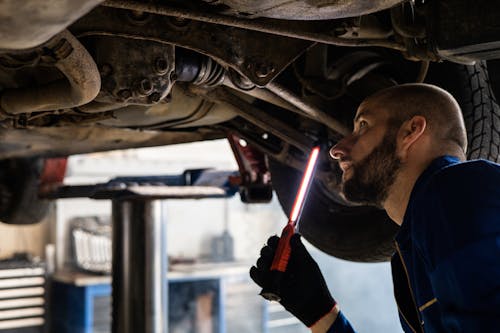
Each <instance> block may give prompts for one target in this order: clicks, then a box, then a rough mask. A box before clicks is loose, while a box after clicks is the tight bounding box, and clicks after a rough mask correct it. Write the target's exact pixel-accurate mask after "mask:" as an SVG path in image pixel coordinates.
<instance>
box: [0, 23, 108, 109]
mask: <svg viewBox="0 0 500 333" xmlns="http://www.w3.org/2000/svg"><path fill="white" fill-rule="evenodd" d="M28 54H29V55H30V56H31V54H35V55H36V57H35V58H34V59H30V62H33V66H40V65H44V66H51V67H55V68H57V69H59V70H60V71H61V72H62V73H63V74H64V76H65V78H64V79H61V80H55V81H53V82H50V83H48V84H46V85H41V86H35V87H26V88H17V89H6V90H4V91H2V92H1V94H0V105H1V108H2V110H3V111H4V112H6V113H8V114H11V115H15V114H21V113H29V112H37V111H52V110H59V109H66V108H72V107H76V106H80V105H83V104H86V103H89V102H91V101H92V100H93V99H94V98H95V97H96V96H97V94H98V93H99V90H100V88H101V77H100V75H99V71H98V70H97V65H96V63H95V62H94V60H93V58H92V57H91V56H90V54H89V53H88V52H87V50H86V49H85V47H83V45H82V44H81V43H80V42H79V41H78V40H77V39H76V38H75V37H74V36H73V35H72V34H71V33H70V32H69V31H67V30H65V31H63V32H62V33H60V34H58V35H57V36H56V37H54V38H53V39H51V40H50V41H49V42H47V43H46V44H44V45H42V46H41V47H40V48H37V49H36V50H32V51H30V52H29V53H28ZM17 57H18V58H20V59H21V56H20V55H19V54H18V55H17ZM0 58H1V56H0Z"/></svg>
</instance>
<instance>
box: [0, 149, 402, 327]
mask: <svg viewBox="0 0 500 333" xmlns="http://www.w3.org/2000/svg"><path fill="white" fill-rule="evenodd" d="M207 167H210V168H215V169H218V170H237V164H236V162H235V161H234V158H233V155H232V153H231V150H230V147H229V144H228V143H227V142H226V141H225V140H220V141H212V142H201V143H193V144H182V145H176V146H169V147H161V148H144V149H138V150H124V151H114V152H108V153H94V154H89V155H78V156H72V157H71V158H70V159H69V162H68V171H67V175H66V178H65V183H67V184H92V183H98V182H105V181H107V180H109V179H111V178H113V177H116V176H134V175H141V176H143V175H166V174H181V173H182V172H183V171H184V170H186V169H197V168H207ZM161 206H162V209H161V210H162V214H161V218H162V221H163V222H164V223H165V224H166V226H167V232H166V234H167V236H166V238H167V254H168V259H169V264H168V268H169V273H168V280H169V284H168V286H169V318H168V322H169V324H168V325H169V332H171V333H177V332H179V333H180V332H182V333H191V332H192V333H195V332H196V333H215V332H218V333H222V332H229V333H236V332H237V333H247V332H248V333H250V332H251V333H255V332H263V333H284V332H287V333H302V332H308V329H307V328H305V327H304V326H303V325H302V324H301V323H300V322H299V321H298V320H296V319H295V318H293V317H292V316H290V315H289V314H288V313H287V312H286V311H284V310H283V308H282V307H281V306H280V305H279V304H271V303H269V302H265V301H264V300H263V299H262V298H261V297H260V296H259V295H258V293H259V291H260V289H259V288H258V287H257V286H256V285H255V284H254V283H253V282H252V281H251V280H250V278H249V276H248V270H249V268H250V266H251V265H253V264H254V263H255V260H256V259H257V258H258V256H259V251H260V249H261V247H262V246H263V245H264V244H265V242H266V240H267V239H268V237H270V236H271V235H274V234H277V233H279V232H280V231H281V228H282V227H283V226H284V225H285V223H286V220H287V218H286V216H285V214H284V213H283V212H282V210H281V207H280V206H279V203H278V202H277V200H276V198H274V199H273V201H272V202H271V203H270V204H252V205H246V204H243V203H242V202H241V201H240V199H239V196H238V195H236V196H234V197H232V198H228V199H202V200H165V201H163V202H162V204H161ZM110 213H111V204H110V202H109V201H108V200H90V199H65V200H59V201H57V203H55V204H54V207H53V213H52V214H51V215H50V217H49V218H47V219H46V220H45V221H44V222H42V223H41V224H38V225H34V226H10V225H4V224H0V232H2V233H3V234H4V235H10V237H6V238H9V239H10V243H9V242H7V243H4V244H1V245H0V255H1V256H2V257H3V258H9V257H11V256H12V255H13V254H15V253H18V254H19V253H23V254H27V255H29V256H30V257H31V258H38V259H37V260H39V261H40V262H42V263H44V264H45V265H46V267H47V275H48V277H49V280H51V281H54V284H53V286H52V287H51V291H50V292H49V291H46V292H45V296H46V297H47V298H49V296H50V295H57V297H55V298H54V297H53V299H52V300H50V301H48V302H47V306H46V307H45V310H44V314H43V316H42V317H43V318H44V325H43V326H44V327H45V328H44V329H47V327H57V332H59V333H61V332H62V333H64V332H66V331H67V332H77V331H78V330H80V331H81V332H99V333H101V332H110V326H109V325H110V320H111V318H110V313H109V311H110V306H111V299H110V290H111V289H110V277H109V270H110V263H111V256H110V251H111V248H110V228H111V226H110ZM306 246H307V247H308V249H309V250H310V252H311V254H312V256H313V257H314V258H315V259H316V260H317V262H318V264H319V266H320V267H321V269H322V271H323V273H324V276H325V280H326V281H327V283H328V285H329V287H330V290H331V292H332V295H333V296H334V298H335V299H336V300H337V301H338V303H339V304H340V306H341V309H342V311H343V312H344V314H345V315H346V316H347V318H349V320H350V321H351V323H352V325H353V326H354V327H355V329H356V330H357V331H358V332H361V333H363V332H369V333H391V332H402V330H401V328H400V324H399V320H398V316H397V307H396V305H395V302H394V298H393V293H392V283H391V273H390V266H389V263H380V264H360V263H352V262H347V261H343V260H338V259H336V258H333V257H330V256H328V255H326V254H324V253H322V252H320V251H318V250H316V249H315V248H314V247H312V246H310V245H309V244H306ZM81 292H84V293H85V295H87V296H88V295H90V296H89V297H88V298H82V299H78V297H77V296H75V295H79V294H78V293H81ZM75 299H76V300H75ZM67 302H71V304H72V307H75V310H74V311H75V313H68V311H69V310H67V309H65V308H67V307H68V306H67V304H69V303H67ZM75 302H82V303H84V302H87V303H85V304H81V305H78V306H77V305H76V304H75ZM89 302H90V303H89ZM77 308H78V309H81V310H78V311H80V312H82V313H77V310H76V309H77ZM85 309H87V310H85ZM64 311H66V312H64ZM72 311H73V310H72ZM85 311H86V312H88V313H86V312H85ZM79 320H81V321H82V323H83V322H85V323H86V324H78V322H79ZM71 322H73V323H74V324H71ZM72 325H80V326H78V327H77V328H75V327H72ZM82 325H87V326H88V327H87V326H86V327H84V328H82ZM0 332H1V327H0ZM54 332H55V331H54Z"/></svg>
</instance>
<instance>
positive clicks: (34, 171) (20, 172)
mask: <svg viewBox="0 0 500 333" xmlns="http://www.w3.org/2000/svg"><path fill="white" fill-rule="evenodd" d="M43 165H44V160H43V159H41V158H16V159H8V160H2V161H0V222H3V223H8V224H34V223H38V222H40V221H41V220H42V219H43V218H44V217H45V216H46V215H47V214H48V212H49V209H50V201H49V200H43V199H39V198H38V189H39V182H40V175H41V172H42V170H43Z"/></svg>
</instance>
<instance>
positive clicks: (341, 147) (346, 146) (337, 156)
mask: <svg viewBox="0 0 500 333" xmlns="http://www.w3.org/2000/svg"><path fill="white" fill-rule="evenodd" d="M352 141H353V140H352V135H348V136H346V137H344V138H343V139H342V140H340V141H339V142H337V144H336V145H334V146H333V147H332V148H330V157H331V158H333V159H334V160H341V159H343V158H344V157H345V156H346V155H347V154H348V153H349V150H350V148H351V146H352Z"/></svg>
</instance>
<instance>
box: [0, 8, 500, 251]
mask: <svg viewBox="0 0 500 333" xmlns="http://www.w3.org/2000/svg"><path fill="white" fill-rule="evenodd" d="M0 9H1V10H0V12H1V13H2V14H0V16H1V17H2V23H1V24H0V34H1V35H2V38H0V87H1V90H0V136H1V137H2V143H1V144H0V159H1V160H2V161H1V162H3V163H4V164H9V165H10V164H12V161H17V160H26V159H29V160H30V161H34V160H38V159H41V158H48V157H60V156H68V155H72V154H80V153H88V152H95V151H105V150H113V149H123V148H136V147H147V146H159V145H167V144H176V143H184V142H194V141H202V140H213V139H220V138H228V139H229V141H230V144H231V146H232V148H233V151H234V152H235V156H236V158H237V160H238V162H239V165H240V171H241V173H242V176H244V177H242V182H243V184H244V185H247V186H246V187H245V188H246V189H247V190H246V192H244V195H243V196H242V198H244V200H245V201H247V202H260V201H265V200H269V199H270V197H271V193H270V186H272V187H273V188H274V190H275V191H276V193H277V195H278V198H279V200H280V202H281V204H282V206H283V208H284V210H285V212H288V210H289V208H290V207H291V204H292V202H291V200H293V198H292V196H293V193H294V190H295V188H296V187H297V186H298V179H299V178H300V172H299V170H300V169H301V168H302V167H303V165H304V163H305V158H306V156H307V153H308V152H309V150H310V148H311V147H312V146H313V145H315V144H318V143H320V144H322V145H324V146H331V145H333V144H335V143H336V142H337V141H338V140H339V139H340V138H342V137H343V136H344V135H346V134H347V133H349V132H350V128H351V126H352V125H351V122H352V117H353V115H354V112H355V110H356V107H357V105H358V104H359V103H360V102H361V101H362V100H363V99H364V98H365V97H367V96H369V95H370V94H372V93H374V92H376V91H378V90H380V89H382V88H385V87H389V86H392V85H396V84H402V83H409V82H429V83H434V84H437V85H440V86H441V87H443V88H445V89H447V90H448V91H450V92H451V93H452V94H453V95H454V96H455V98H457V100H458V101H459V103H460V104H461V107H462V109H463V113H464V119H465V123H466V125H467V129H468V132H469V133H468V136H469V152H468V155H469V157H470V158H488V159H491V160H494V161H498V160H499V153H500V152H499V146H500V136H499V133H500V110H499V107H498V104H497V103H496V99H495V96H494V93H495V90H496V80H497V78H496V75H495V74H498V73H500V72H499V70H500V68H498V70H497V67H498V65H497V63H496V61H495V59H496V58H500V52H498V49H499V46H500V29H499V28H498V25H497V24H496V23H495V22H496V17H497V14H498V12H499V10H500V7H499V6H498V5H497V4H493V3H490V2H486V1H484V0H482V1H475V2H473V1H463V0H450V1H444V0H443V1H437V0H436V1H423V0H422V1H400V0H377V1H359V0H350V1H340V0H298V1H285V0H258V1H245V0H203V1H202V0H191V1H174V0H172V1H168V0H164V1H132V0H109V1H105V2H102V1H98V0H87V1H76V0H73V1H72V0H53V1H48V2H44V3H40V2H39V1H35V0H29V1H24V2H23V3H22V4H19V3H18V2H16V1H12V0H10V1H4V2H2V4H0ZM26 18H28V20H26ZM478 22H479V23H478ZM488 67H489V69H490V74H488ZM490 75H491V80H490V77H489V76H490ZM323 155H324V156H322V157H321V162H320V166H319V169H318V173H317V176H316V182H315V185H314V186H313V189H312V194H311V196H312V197H313V198H312V199H311V200H312V201H313V202H315V204H314V206H312V207H309V208H308V209H306V210H305V211H304V213H303V219H304V222H303V223H301V228H302V229H301V230H300V231H301V232H302V234H303V235H304V237H305V238H306V239H308V240H309V241H310V242H311V243H312V244H314V245H316V246H317V247H319V248H320V249H322V250H323V251H325V252H327V253H329V254H332V255H335V256H337V257H341V258H344V259H348V260H356V261H381V260H386V259H387V258H388V257H389V256H390V253H392V238H393V236H394V233H395V232H396V231H397V227H396V226H395V225H394V224H392V223H391V222H390V220H389V218H388V217H387V215H386V214H385V212H384V211H382V210H380V209H378V208H376V207H367V206H359V205H356V204H353V203H350V202H347V201H345V200H344V199H343V198H342V197H341V196H340V195H339V194H338V192H339V181H340V180H339V179H340V175H341V171H340V169H339V168H338V165H337V164H336V163H335V162H333V161H332V160H330V159H329V158H328V156H327V154H323ZM3 169H4V172H3V174H2V175H1V177H0V178H2V179H7V178H11V177H12V174H11V173H8V172H7V171H6V170H10V169H9V168H7V167H4V168H3ZM18 177H22V175H18ZM4 183H7V182H5V181H4ZM9 184H10V183H9ZM15 187H16V186H15V185H8V186H3V187H1V188H0V193H3V194H4V197H7V198H9V195H10V194H9V191H10V192H13V191H15V189H14V188H15ZM10 197H12V195H10ZM9 205H10V203H9V200H7V199H4V200H3V202H2V205H0V208H1V209H0V211H2V210H5V211H7V210H9V209H11V208H9V207H10V206H9ZM0 217H2V220H4V221H5V222H9V221H8V220H9V219H8V217H6V214H1V213H0ZM29 222H34V221H32V220H29V219H27V220H25V221H24V222H20V223H29ZM17 223H19V222H17ZM361 230H363V232H360V231H361Z"/></svg>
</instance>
